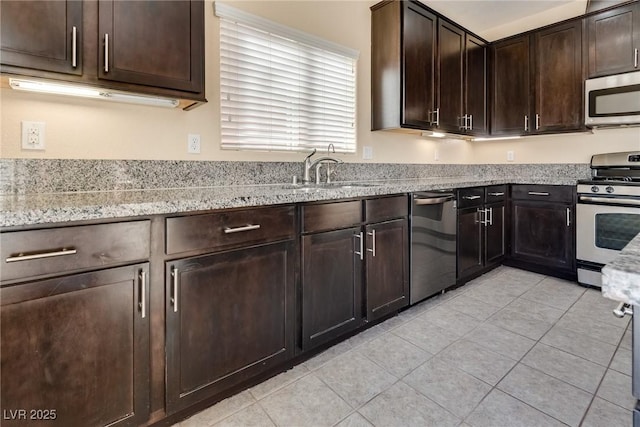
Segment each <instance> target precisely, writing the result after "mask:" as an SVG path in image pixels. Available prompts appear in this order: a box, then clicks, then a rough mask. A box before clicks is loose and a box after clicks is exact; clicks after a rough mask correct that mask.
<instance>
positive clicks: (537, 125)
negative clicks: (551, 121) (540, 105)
mask: <svg viewBox="0 0 640 427" xmlns="http://www.w3.org/2000/svg"><path fill="white" fill-rule="evenodd" d="M538 129H540V114H536V130H538Z"/></svg>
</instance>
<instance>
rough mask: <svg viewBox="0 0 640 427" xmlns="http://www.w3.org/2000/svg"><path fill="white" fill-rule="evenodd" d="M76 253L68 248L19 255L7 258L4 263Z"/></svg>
mask: <svg viewBox="0 0 640 427" xmlns="http://www.w3.org/2000/svg"><path fill="white" fill-rule="evenodd" d="M76 253H78V251H77V250H76V249H74V248H69V249H66V248H62V249H61V250H59V251H51V252H42V253H39V254H31V255H25V254H22V253H20V254H18V255H14V256H10V257H8V258H7V259H6V260H5V261H6V262H17V261H31V260H34V259H43V258H53V257H57V256H65V255H73V254H76Z"/></svg>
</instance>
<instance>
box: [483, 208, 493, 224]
mask: <svg viewBox="0 0 640 427" xmlns="http://www.w3.org/2000/svg"><path fill="white" fill-rule="evenodd" d="M485 211H486V214H485V215H486V218H488V219H487V220H485V223H484V225H493V208H489V209H485Z"/></svg>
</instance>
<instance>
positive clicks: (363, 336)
mask: <svg viewBox="0 0 640 427" xmlns="http://www.w3.org/2000/svg"><path fill="white" fill-rule="evenodd" d="M389 320H391V319H389ZM382 325H384V323H380V324H378V325H376V326H374V327H372V328H369V329H367V330H364V331H362V332H360V333H358V334H357V335H354V336H352V337H351V338H349V339H348V340H347V341H348V342H349V344H350V345H351V347H352V348H356V347H358V346H360V345H362V344H365V343H368V342H370V341H373V340H375V339H376V338H378V337H379V336H381V335H384V334H385V333H386V332H387V329H386V328H383V326H382Z"/></svg>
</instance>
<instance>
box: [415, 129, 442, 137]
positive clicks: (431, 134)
mask: <svg viewBox="0 0 640 427" xmlns="http://www.w3.org/2000/svg"><path fill="white" fill-rule="evenodd" d="M421 135H422V136H425V137H430V138H444V137H445V136H447V134H445V133H442V132H433V131H430V130H428V131H424V132H422V134H421Z"/></svg>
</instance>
